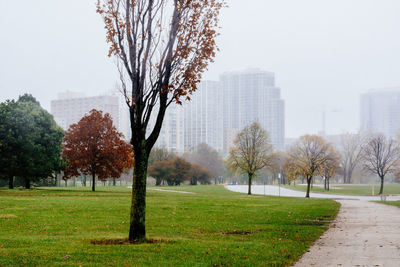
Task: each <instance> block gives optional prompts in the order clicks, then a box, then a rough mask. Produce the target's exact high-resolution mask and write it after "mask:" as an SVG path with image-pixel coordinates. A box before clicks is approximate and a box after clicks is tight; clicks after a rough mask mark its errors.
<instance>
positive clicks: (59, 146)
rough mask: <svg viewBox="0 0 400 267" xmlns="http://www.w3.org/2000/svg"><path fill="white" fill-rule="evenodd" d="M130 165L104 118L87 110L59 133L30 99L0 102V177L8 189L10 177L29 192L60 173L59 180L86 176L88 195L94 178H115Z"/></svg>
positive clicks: (11, 185)
mask: <svg viewBox="0 0 400 267" xmlns="http://www.w3.org/2000/svg"><path fill="white" fill-rule="evenodd" d="M64 135H65V136H64ZM133 162H134V161H133V152H132V147H131V145H130V144H128V143H126V142H125V141H124V140H123V135H122V134H121V133H119V132H118V131H117V130H116V128H115V126H114V125H113V122H112V119H111V117H110V115H109V114H105V115H103V114H102V112H101V111H97V110H92V111H91V112H90V113H89V114H88V115H87V116H84V117H83V118H82V119H81V120H80V121H79V122H78V123H76V124H73V125H71V126H70V128H69V129H68V131H67V132H66V133H64V130H62V129H61V128H60V127H59V126H57V124H56V123H55V121H54V119H53V117H52V116H51V115H50V114H49V113H48V112H47V111H46V110H44V109H43V108H42V107H41V106H40V104H39V102H37V101H36V99H35V98H34V97H33V96H32V95H28V94H25V95H23V96H20V97H19V99H18V100H17V101H14V100H12V101H6V102H4V103H0V179H2V180H8V185H9V188H10V189H12V188H14V180H15V179H16V178H18V181H20V180H21V179H22V180H23V185H24V186H25V187H26V188H27V189H29V188H30V187H31V183H32V182H35V183H39V184H45V182H46V181H47V180H53V181H54V180H56V175H57V174H58V173H60V172H62V171H63V179H64V180H67V179H70V178H72V177H76V176H80V175H83V176H84V177H86V175H90V176H91V177H92V183H91V184H92V190H93V191H94V190H95V185H96V182H95V181H96V177H97V178H98V179H99V180H101V181H105V180H106V179H109V178H114V179H116V178H119V177H120V176H121V174H122V173H123V172H124V171H126V170H129V169H131V168H132V166H133Z"/></svg>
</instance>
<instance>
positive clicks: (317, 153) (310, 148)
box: [285, 135, 339, 197]
mask: <svg viewBox="0 0 400 267" xmlns="http://www.w3.org/2000/svg"><path fill="white" fill-rule="evenodd" d="M338 161H339V155H338V153H337V152H336V151H335V150H334V148H333V147H332V145H330V144H329V143H327V142H326V141H325V140H324V139H323V138H322V137H320V136H317V135H305V136H302V137H300V139H299V140H298V141H297V142H296V143H295V144H294V145H293V146H292V147H291V149H290V151H289V153H288V156H287V159H286V163H285V172H286V175H287V178H288V180H289V181H290V180H294V179H297V178H298V177H300V176H302V177H304V178H305V179H306V181H307V192H306V197H310V186H311V182H312V179H313V178H314V176H316V175H320V176H322V177H324V176H325V179H329V178H330V177H332V176H334V174H335V172H336V169H337V166H338Z"/></svg>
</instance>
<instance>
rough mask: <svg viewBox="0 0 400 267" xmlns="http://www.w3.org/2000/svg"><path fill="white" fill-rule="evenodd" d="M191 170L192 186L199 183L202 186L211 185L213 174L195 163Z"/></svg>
mask: <svg viewBox="0 0 400 267" xmlns="http://www.w3.org/2000/svg"><path fill="white" fill-rule="evenodd" d="M190 169H191V170H190V171H191V172H190V184H191V185H197V183H198V182H200V183H201V184H210V180H211V173H210V172H209V171H208V170H207V169H205V168H203V167H202V166H200V165H198V164H195V163H192V166H191V168H190Z"/></svg>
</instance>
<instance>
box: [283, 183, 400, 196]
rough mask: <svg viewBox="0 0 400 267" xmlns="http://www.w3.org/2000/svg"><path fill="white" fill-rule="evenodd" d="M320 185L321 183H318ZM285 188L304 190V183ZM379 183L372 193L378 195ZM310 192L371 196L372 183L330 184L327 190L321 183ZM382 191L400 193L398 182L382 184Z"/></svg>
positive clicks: (305, 187)
mask: <svg viewBox="0 0 400 267" xmlns="http://www.w3.org/2000/svg"><path fill="white" fill-rule="evenodd" d="M319 186H321V185H319ZM285 187H286V188H289V189H293V190H299V191H306V189H307V186H306V185H296V186H293V185H290V186H289V185H285ZM379 188H380V184H379V185H378V184H375V185H374V194H375V195H378V193H379ZM311 192H318V193H328V194H340V195H358V196H371V195H372V185H367V184H346V185H344V184H331V185H330V190H329V191H324V188H323V185H322V187H317V186H314V188H311ZM383 193H384V194H392V195H396V194H400V184H385V185H384V186H383Z"/></svg>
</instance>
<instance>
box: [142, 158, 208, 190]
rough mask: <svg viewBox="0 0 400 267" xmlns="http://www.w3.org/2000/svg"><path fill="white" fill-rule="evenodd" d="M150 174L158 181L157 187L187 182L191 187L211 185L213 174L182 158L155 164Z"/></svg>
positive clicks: (151, 167) (150, 168)
mask: <svg viewBox="0 0 400 267" xmlns="http://www.w3.org/2000/svg"><path fill="white" fill-rule="evenodd" d="M148 174H149V175H150V176H152V177H154V178H155V179H156V185H163V184H168V185H171V186H172V185H180V184H181V183H183V182H185V181H189V182H190V184H191V185H197V184H198V183H200V184H210V183H211V173H210V172H209V171H208V170H207V169H205V168H203V167H202V166H200V165H198V164H195V163H190V162H188V161H186V160H184V159H183V158H180V157H177V158H174V159H169V160H161V161H157V162H154V163H153V164H152V165H151V166H150V167H149V171H148Z"/></svg>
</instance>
